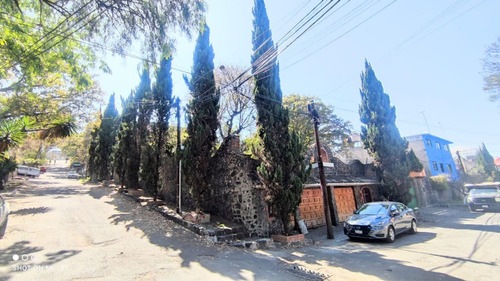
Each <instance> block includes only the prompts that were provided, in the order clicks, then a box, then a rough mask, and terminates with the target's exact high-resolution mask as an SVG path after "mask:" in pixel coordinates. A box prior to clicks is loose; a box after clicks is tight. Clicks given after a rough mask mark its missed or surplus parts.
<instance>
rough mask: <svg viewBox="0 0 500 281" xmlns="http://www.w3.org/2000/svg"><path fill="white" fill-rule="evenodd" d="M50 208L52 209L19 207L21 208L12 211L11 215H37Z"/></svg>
mask: <svg viewBox="0 0 500 281" xmlns="http://www.w3.org/2000/svg"><path fill="white" fill-rule="evenodd" d="M50 210H52V209H51V208H48V207H33V208H24V209H19V210H16V211H12V212H10V215H11V216H12V215H18V216H26V215H36V214H43V213H47V212H48V211H50Z"/></svg>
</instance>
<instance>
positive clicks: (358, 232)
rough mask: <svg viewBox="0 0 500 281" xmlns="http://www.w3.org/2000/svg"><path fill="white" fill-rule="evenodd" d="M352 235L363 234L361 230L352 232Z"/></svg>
mask: <svg viewBox="0 0 500 281" xmlns="http://www.w3.org/2000/svg"><path fill="white" fill-rule="evenodd" d="M354 233H356V234H363V231H362V230H354Z"/></svg>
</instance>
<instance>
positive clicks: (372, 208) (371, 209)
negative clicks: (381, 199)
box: [356, 204, 389, 215]
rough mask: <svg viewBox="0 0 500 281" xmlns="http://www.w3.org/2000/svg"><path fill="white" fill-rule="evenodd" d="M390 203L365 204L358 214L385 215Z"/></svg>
mask: <svg viewBox="0 0 500 281" xmlns="http://www.w3.org/2000/svg"><path fill="white" fill-rule="evenodd" d="M388 208H389V205H385V204H365V205H363V206H362V207H361V208H359V209H358V210H357V211H356V214H358V215H383V214H385V213H387V209H388Z"/></svg>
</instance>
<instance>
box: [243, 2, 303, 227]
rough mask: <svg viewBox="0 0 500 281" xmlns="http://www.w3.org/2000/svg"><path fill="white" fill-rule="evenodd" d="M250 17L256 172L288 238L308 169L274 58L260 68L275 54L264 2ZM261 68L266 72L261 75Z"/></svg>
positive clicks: (260, 3) (255, 8) (257, 4)
mask: <svg viewBox="0 0 500 281" xmlns="http://www.w3.org/2000/svg"><path fill="white" fill-rule="evenodd" d="M253 15H254V20H253V28H254V29H253V32H252V43H253V51H254V53H253V55H252V74H253V75H254V79H255V88H254V94H255V104H256V108H257V113H258V118H257V126H258V134H259V138H260V141H261V144H262V146H261V148H262V149H261V150H260V151H256V155H257V156H258V158H259V160H260V161H261V165H260V166H259V167H258V169H257V172H258V174H259V177H260V179H261V181H262V183H263V185H264V186H265V187H266V189H268V191H269V193H268V197H267V199H268V201H269V203H270V204H271V206H272V207H273V209H274V210H276V215H277V217H278V218H279V219H280V220H281V222H282V224H283V230H284V232H285V233H286V234H288V233H290V229H289V223H290V215H295V212H296V211H297V208H298V206H299V204H300V202H301V196H302V189H303V183H304V182H305V181H306V180H307V177H308V176H309V169H306V164H305V161H304V155H303V146H302V142H301V141H300V138H299V136H298V135H297V134H296V133H295V132H292V133H290V131H289V124H290V118H289V112H288V110H287V109H286V108H284V107H283V104H282V92H281V86H280V80H279V68H278V65H277V63H276V58H271V59H270V60H269V61H268V62H267V63H266V65H265V66H262V65H259V62H261V61H262V60H263V59H264V58H263V56H266V54H267V55H269V53H271V54H272V53H273V52H275V51H276V49H275V46H274V43H273V41H272V39H271V38H272V36H271V30H270V28H269V19H268V17H267V12H266V7H265V4H264V1H263V0H255V6H254V8H253ZM262 68H263V69H265V70H263V71H261V70H260V69H262Z"/></svg>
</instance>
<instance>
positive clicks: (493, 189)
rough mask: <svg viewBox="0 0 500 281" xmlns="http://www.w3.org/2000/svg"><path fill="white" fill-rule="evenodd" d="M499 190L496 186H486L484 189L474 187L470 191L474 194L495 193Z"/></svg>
mask: <svg viewBox="0 0 500 281" xmlns="http://www.w3.org/2000/svg"><path fill="white" fill-rule="evenodd" d="M497 192H498V189H496V188H484V189H473V190H471V191H470V194H473V195H480V194H481V195H492V194H493V195H494V194H496V193H497Z"/></svg>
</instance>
